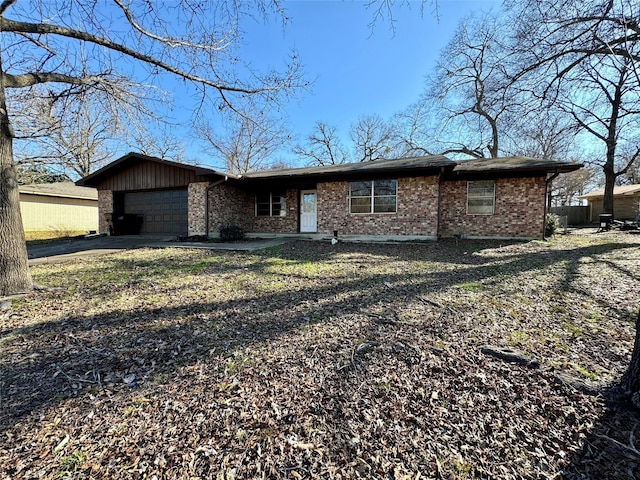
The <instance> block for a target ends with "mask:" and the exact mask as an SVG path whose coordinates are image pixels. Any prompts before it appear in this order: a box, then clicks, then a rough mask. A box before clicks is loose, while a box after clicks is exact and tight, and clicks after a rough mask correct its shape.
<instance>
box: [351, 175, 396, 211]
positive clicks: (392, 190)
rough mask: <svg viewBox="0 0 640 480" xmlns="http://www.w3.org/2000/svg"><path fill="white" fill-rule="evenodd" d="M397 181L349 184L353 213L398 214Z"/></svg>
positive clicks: (371, 181)
mask: <svg viewBox="0 0 640 480" xmlns="http://www.w3.org/2000/svg"><path fill="white" fill-rule="evenodd" d="M397 192H398V181H397V180H368V181H363V182H351V183H350V184H349V211H350V212H351V213H396V205H397V197H398V193H397Z"/></svg>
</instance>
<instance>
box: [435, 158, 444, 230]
mask: <svg viewBox="0 0 640 480" xmlns="http://www.w3.org/2000/svg"><path fill="white" fill-rule="evenodd" d="M443 175H444V167H440V173H438V214H437V218H436V222H437V224H436V240H440V222H441V221H442V177H443Z"/></svg>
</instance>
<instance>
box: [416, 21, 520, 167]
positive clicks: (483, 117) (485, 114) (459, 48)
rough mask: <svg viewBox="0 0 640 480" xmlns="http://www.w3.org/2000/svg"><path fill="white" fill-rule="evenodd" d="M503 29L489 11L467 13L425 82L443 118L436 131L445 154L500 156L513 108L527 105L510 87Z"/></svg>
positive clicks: (430, 99) (508, 54)
mask: <svg viewBox="0 0 640 480" xmlns="http://www.w3.org/2000/svg"><path fill="white" fill-rule="evenodd" d="M504 30H505V26H504V25H503V24H502V23H501V22H500V20H499V19H497V18H496V17H495V16H490V15H489V14H487V15H485V16H483V17H480V18H476V17H467V18H465V19H464V20H463V21H462V22H461V23H460V25H459V26H458V30H457V31H456V33H455V35H454V36H453V39H452V40H451V41H450V42H449V44H448V45H447V47H446V48H445V49H444V50H443V52H442V54H441V57H440V60H439V62H438V65H437V67H436V71H435V73H434V75H433V76H432V77H431V78H430V79H429V80H428V82H427V92H426V99H427V101H429V102H432V103H433V104H434V105H438V106H439V109H440V112H441V114H440V116H441V118H442V119H443V123H442V126H441V129H440V132H439V134H438V136H439V144H440V148H439V150H440V151H441V153H443V154H445V155H446V154H454V155H463V156H467V157H473V158H484V157H497V156H499V154H500V153H501V151H502V150H503V145H502V143H503V139H504V137H505V135H506V131H505V128H506V127H505V125H507V124H508V123H509V122H507V119H508V117H509V115H510V113H512V112H514V111H522V110H523V104H522V102H523V100H522V98H521V96H520V95H518V92H517V91H516V90H514V89H512V88H511V77H510V75H509V73H508V71H507V66H508V65H509V64H510V63H511V53H510V52H509V51H508V50H507V49H505V48H503V45H502V35H504Z"/></svg>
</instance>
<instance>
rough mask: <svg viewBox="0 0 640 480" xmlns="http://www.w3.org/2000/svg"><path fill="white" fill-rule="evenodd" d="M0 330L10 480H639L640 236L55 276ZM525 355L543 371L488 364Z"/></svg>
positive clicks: (314, 251) (165, 258)
mask: <svg viewBox="0 0 640 480" xmlns="http://www.w3.org/2000/svg"><path fill="white" fill-rule="evenodd" d="M33 274H34V277H35V279H36V281H37V282H38V283H40V284H45V285H49V286H52V287H59V288H60V289H59V290H54V291H50V292H45V293H37V294H33V295H30V296H27V297H24V298H23V299H20V300H17V301H14V303H13V305H12V308H11V309H10V310H9V311H7V312H4V313H0V321H1V322H2V324H1V325H2V328H1V334H0V372H1V373H0V375H1V377H0V389H1V390H0V394H1V400H2V405H1V410H0V436H2V439H3V441H2V443H0V478H35V477H39V478H64V477H66V478H123V479H124V478H127V479H129V478H158V479H160V478H220V479H230V478H238V479H248V478H294V479H299V478H380V479H387V478H388V479H392V478H412V479H415V478H446V479H465V478H499V479H511V478H513V479H516V478H518V479H520V478H531V479H534V478H562V477H565V478H636V476H637V475H640V470H639V467H638V465H639V463H638V461H639V460H640V458H639V457H638V452H637V451H636V450H635V448H634V446H633V434H634V429H635V427H636V425H637V418H636V416H635V415H634V414H632V413H629V412H627V411H626V410H625V409H624V408H623V407H622V406H618V407H616V408H613V407H614V406H612V405H609V406H607V405H606V404H605V400H604V397H603V396H602V395H600V396H598V395H589V394H585V393H584V392H582V391H579V390H576V389H575V388H573V387H572V386H570V385H566V384H562V383H558V380H557V378H558V375H557V374H558V372H562V373H564V374H568V375H570V376H571V377H574V378H576V379H580V380H582V381H583V382H584V383H585V384H586V385H588V386H590V387H592V388H600V389H601V391H602V392H604V393H606V388H607V386H608V385H611V384H613V383H614V382H615V381H616V380H617V379H619V377H620V376H621V374H622V373H623V371H624V369H625V366H626V364H627V362H628V361H629V359H630V349H631V348H632V341H633V337H634V328H633V327H634V324H633V319H634V318H635V317H634V315H635V313H636V312H637V308H638V282H639V280H640V236H638V235H632V234H620V233H618V234H607V235H590V236H575V235H570V236H566V237H559V238H557V239H554V240H552V241H550V242H528V243H504V242H503V243H497V242H471V241H465V242H461V243H460V244H459V245H457V244H456V243H454V242H448V241H443V242H438V243H427V244H402V245H364V244H338V245H336V246H331V245H328V244H324V243H312V242H297V243H291V244H288V245H285V246H282V247H277V248H273V249H270V250H268V251H264V252H259V253H227V252H225V253H221V252H212V251H202V250H198V251H195V250H184V249H158V250H153V249H145V250H135V251H129V252H125V253H121V254H116V255H111V256H108V257H99V258H95V259H87V260H81V261H74V262H73V263H62V264H58V265H42V266H38V267H35V268H34V269H33ZM486 344H489V345H494V346H498V347H502V348H511V349H515V350H517V351H519V352H520V353H521V354H523V355H526V356H528V357H530V358H532V359H535V360H538V361H539V362H540V364H541V366H540V368H537V369H534V368H527V367H524V366H519V365H516V364H510V363H506V362H503V361H501V360H498V359H496V358H493V357H489V356H485V355H483V354H482V353H481V352H480V347H481V346H482V345H486Z"/></svg>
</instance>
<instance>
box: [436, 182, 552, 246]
mask: <svg viewBox="0 0 640 480" xmlns="http://www.w3.org/2000/svg"><path fill="white" fill-rule="evenodd" d="M544 204H545V178H544V177H533V178H505V179H498V180H496V193H495V211H494V214H493V215H467V182H466V181H464V180H457V181H445V182H443V184H442V217H441V222H442V223H441V228H440V233H441V235H442V236H444V237H447V236H452V235H454V234H464V235H469V236H478V237H519V238H541V237H542V230H543V217H544Z"/></svg>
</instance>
